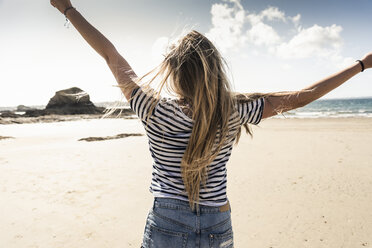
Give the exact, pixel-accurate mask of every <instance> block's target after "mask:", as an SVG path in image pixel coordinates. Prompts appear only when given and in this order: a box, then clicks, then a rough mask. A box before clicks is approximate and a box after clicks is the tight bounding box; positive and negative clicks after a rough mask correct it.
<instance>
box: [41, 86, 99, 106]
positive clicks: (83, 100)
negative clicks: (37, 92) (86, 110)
mask: <svg viewBox="0 0 372 248" xmlns="http://www.w3.org/2000/svg"><path fill="white" fill-rule="evenodd" d="M69 105H70V106H75V105H78V106H91V105H93V103H92V102H91V101H90V97H89V95H88V93H86V92H85V91H83V90H81V89H80V88H78V87H72V88H69V89H65V90H60V91H57V92H56V94H55V95H54V96H53V97H52V98H51V99H50V100H49V103H48V105H47V106H46V109H50V108H58V107H61V106H62V107H64V106H69ZM93 106H94V105H93Z"/></svg>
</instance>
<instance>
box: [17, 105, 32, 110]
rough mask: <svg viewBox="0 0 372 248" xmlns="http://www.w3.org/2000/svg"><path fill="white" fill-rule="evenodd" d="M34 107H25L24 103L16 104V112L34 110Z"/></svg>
mask: <svg viewBox="0 0 372 248" xmlns="http://www.w3.org/2000/svg"><path fill="white" fill-rule="evenodd" d="M34 109H35V108H31V107H27V106H25V105H18V106H17V110H16V111H17V112H26V111H27V110H34Z"/></svg>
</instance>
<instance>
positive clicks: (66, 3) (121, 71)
mask: <svg viewBox="0 0 372 248" xmlns="http://www.w3.org/2000/svg"><path fill="white" fill-rule="evenodd" d="M50 3H51V5H52V6H54V7H55V8H57V9H58V10H59V11H60V12H61V13H62V14H66V17H67V18H68V19H69V20H70V22H71V23H72V24H73V25H74V27H75V28H76V29H77V30H78V32H79V33H80V34H81V36H82V37H83V38H84V39H85V40H86V41H87V42H88V44H89V45H90V46H91V47H92V48H93V49H94V50H95V51H96V52H97V53H98V54H99V55H101V56H102V57H103V58H104V59H105V60H106V62H107V64H108V66H109V67H110V70H111V71H112V73H113V74H114V77H115V79H116V81H117V82H118V85H119V87H120V89H121V90H122V92H123V94H124V96H125V98H126V99H127V100H129V99H130V96H131V93H132V90H133V89H134V88H136V87H138V86H137V84H136V83H135V80H136V79H137V75H136V74H135V73H134V71H133V70H132V68H131V67H130V65H129V64H128V62H127V61H126V60H125V59H124V58H123V57H122V56H121V55H120V54H119V53H118V51H117V50H116V48H115V47H114V45H113V44H112V43H111V42H110V41H109V40H108V39H107V38H106V37H105V36H104V35H103V34H101V33H100V32H99V31H98V30H97V29H96V28H94V27H93V26H92V25H91V24H90V23H89V22H88V21H87V20H86V19H85V18H84V17H83V16H82V15H81V14H80V13H79V12H78V11H77V10H76V9H75V8H73V7H72V4H71V1H70V0H51V1H50Z"/></svg>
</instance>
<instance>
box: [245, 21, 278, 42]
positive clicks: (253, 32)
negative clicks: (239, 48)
mask: <svg viewBox="0 0 372 248" xmlns="http://www.w3.org/2000/svg"><path fill="white" fill-rule="evenodd" d="M247 39H248V41H249V42H251V43H253V44H254V45H258V46H260V45H266V46H269V45H272V44H277V43H278V42H280V37H279V35H278V33H277V32H276V31H275V30H274V28H273V27H271V26H269V25H267V24H265V23H263V22H258V23H257V24H255V25H253V26H252V28H251V29H250V30H248V31H247Z"/></svg>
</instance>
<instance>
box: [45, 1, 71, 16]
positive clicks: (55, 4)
mask: <svg viewBox="0 0 372 248" xmlns="http://www.w3.org/2000/svg"><path fill="white" fill-rule="evenodd" d="M50 4H51V5H52V6H53V7H55V8H57V9H58V10H59V12H61V13H62V14H64V11H65V10H66V9H67V8H68V7H72V4H71V1H70V0H50Z"/></svg>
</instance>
